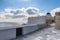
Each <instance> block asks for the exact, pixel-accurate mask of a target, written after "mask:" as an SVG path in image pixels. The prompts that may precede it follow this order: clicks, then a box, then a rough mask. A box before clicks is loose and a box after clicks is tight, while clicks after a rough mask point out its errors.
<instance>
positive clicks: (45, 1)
mask: <svg viewBox="0 0 60 40" xmlns="http://www.w3.org/2000/svg"><path fill="white" fill-rule="evenodd" d="M22 7H25V8H27V7H36V8H38V9H40V12H43V13H44V12H50V11H51V10H52V9H55V8H58V7H60V0H0V11H2V10H4V9H5V8H15V9H16V8H22Z"/></svg>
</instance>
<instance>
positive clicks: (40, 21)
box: [28, 16, 46, 24]
mask: <svg viewBox="0 0 60 40" xmlns="http://www.w3.org/2000/svg"><path fill="white" fill-rule="evenodd" d="M45 23H46V16H37V17H29V18H28V24H45Z"/></svg>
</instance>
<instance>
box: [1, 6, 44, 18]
mask: <svg viewBox="0 0 60 40" xmlns="http://www.w3.org/2000/svg"><path fill="white" fill-rule="evenodd" d="M27 10H29V11H30V12H31V14H30V12H28V11H27ZM39 11H40V10H39V9H38V8H35V7H28V8H18V9H12V8H6V9H5V10H4V14H2V16H3V17H7V16H8V17H9V18H10V17H13V18H15V17H16V18H17V17H18V18H19V17H20V18H21V17H33V16H42V15H45V14H44V13H39Z"/></svg>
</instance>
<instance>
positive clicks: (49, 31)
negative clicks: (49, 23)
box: [15, 27, 60, 40]
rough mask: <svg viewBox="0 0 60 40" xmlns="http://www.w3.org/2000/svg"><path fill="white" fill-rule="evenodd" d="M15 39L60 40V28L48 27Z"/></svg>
mask: <svg viewBox="0 0 60 40" xmlns="http://www.w3.org/2000/svg"><path fill="white" fill-rule="evenodd" d="M15 40H60V30H58V29H55V28H54V27H48V28H45V29H42V30H38V31H36V32H34V33H31V34H29V35H26V36H23V37H19V38H17V39H15Z"/></svg>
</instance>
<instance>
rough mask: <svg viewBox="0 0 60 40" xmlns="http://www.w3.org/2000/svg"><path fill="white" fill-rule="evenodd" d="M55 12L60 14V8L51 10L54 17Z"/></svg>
mask: <svg viewBox="0 0 60 40" xmlns="http://www.w3.org/2000/svg"><path fill="white" fill-rule="evenodd" d="M55 12H60V8H55V9H53V10H51V15H52V17H54V16H55Z"/></svg>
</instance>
